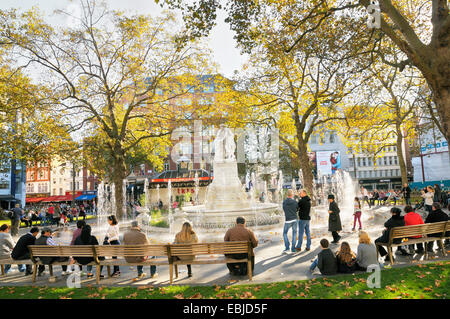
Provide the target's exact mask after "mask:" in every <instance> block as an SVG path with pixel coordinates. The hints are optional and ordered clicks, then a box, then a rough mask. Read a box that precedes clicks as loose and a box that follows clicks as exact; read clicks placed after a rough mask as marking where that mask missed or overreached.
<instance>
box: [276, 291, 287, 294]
mask: <svg viewBox="0 0 450 319" xmlns="http://www.w3.org/2000/svg"><path fill="white" fill-rule="evenodd" d="M286 292H287V291H286V290H281V291H280V292H279V293H278V294H279V295H282V294H285V293H286Z"/></svg>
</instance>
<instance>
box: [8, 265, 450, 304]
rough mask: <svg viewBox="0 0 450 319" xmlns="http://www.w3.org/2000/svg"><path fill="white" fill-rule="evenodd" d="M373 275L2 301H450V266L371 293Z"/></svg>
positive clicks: (48, 292)
mask: <svg viewBox="0 0 450 319" xmlns="http://www.w3.org/2000/svg"><path fill="white" fill-rule="evenodd" d="M368 275H369V274H367V273H361V274H357V275H340V276H332V277H330V278H317V279H312V280H299V281H288V282H278V283H268V284H256V285H233V284H234V283H233V282H230V285H228V286H192V287H191V286H169V287H153V286H140V287H137V288H130V287H93V286H91V285H88V286H87V287H83V288H79V289H76V288H75V289H71V288H48V287H35V286H33V287H30V286H28V287H0V298H2V299H8V298H14V299H16V298H26V299H91V298H94V299H145V298H152V299H162V298H164V299H173V298H177V299H184V298H185V299H188V298H191V299H201V298H206V299H216V298H219V299H264V298H270V299H319V298H327V299H374V298H377V299H400V298H405V299H449V296H450V284H449V281H448V277H449V275H450V261H444V262H435V263H430V264H428V265H416V266H411V267H405V268H396V269H386V270H382V271H381V287H380V288H368V287H367V285H366V279H367V277H368Z"/></svg>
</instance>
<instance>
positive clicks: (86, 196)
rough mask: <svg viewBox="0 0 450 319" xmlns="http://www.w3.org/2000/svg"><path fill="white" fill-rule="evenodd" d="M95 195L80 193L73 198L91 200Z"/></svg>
mask: <svg viewBox="0 0 450 319" xmlns="http://www.w3.org/2000/svg"><path fill="white" fill-rule="evenodd" d="M96 197H97V195H81V196H78V197H77V198H75V200H92V199H94V198H96Z"/></svg>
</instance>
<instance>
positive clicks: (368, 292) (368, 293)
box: [364, 290, 373, 295]
mask: <svg viewBox="0 0 450 319" xmlns="http://www.w3.org/2000/svg"><path fill="white" fill-rule="evenodd" d="M364 292H365V293H366V295H373V291H372V290H364Z"/></svg>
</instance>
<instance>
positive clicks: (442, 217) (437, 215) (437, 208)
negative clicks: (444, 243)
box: [425, 203, 450, 253]
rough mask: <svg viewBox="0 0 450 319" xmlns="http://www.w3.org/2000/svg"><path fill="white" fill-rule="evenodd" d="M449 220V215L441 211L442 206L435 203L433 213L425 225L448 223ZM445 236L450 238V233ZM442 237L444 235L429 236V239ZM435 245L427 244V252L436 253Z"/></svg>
mask: <svg viewBox="0 0 450 319" xmlns="http://www.w3.org/2000/svg"><path fill="white" fill-rule="evenodd" d="M448 219H449V218H448V215H447V213H445V212H444V211H442V209H441V204H439V203H433V205H432V206H431V213H429V214H428V216H427V218H426V219H425V224H429V223H438V222H446V221H448ZM445 235H446V236H450V233H449V232H447V233H446V234H445ZM441 236H442V233H437V234H430V235H428V237H441ZM433 244H434V241H431V242H429V243H427V244H426V247H427V250H428V251H429V252H431V253H432V252H434V250H433ZM438 245H439V242H438ZM441 248H442V247H441Z"/></svg>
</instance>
